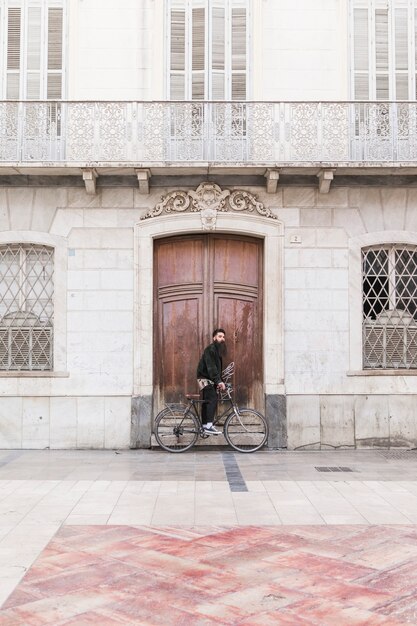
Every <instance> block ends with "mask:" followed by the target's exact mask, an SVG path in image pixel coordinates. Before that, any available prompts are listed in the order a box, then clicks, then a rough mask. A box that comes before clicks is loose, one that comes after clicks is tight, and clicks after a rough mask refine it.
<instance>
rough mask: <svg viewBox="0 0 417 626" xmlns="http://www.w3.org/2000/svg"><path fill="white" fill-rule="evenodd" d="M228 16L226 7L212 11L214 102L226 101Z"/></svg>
mask: <svg viewBox="0 0 417 626" xmlns="http://www.w3.org/2000/svg"><path fill="white" fill-rule="evenodd" d="M225 23H226V15H225V9H224V6H214V7H213V10H212V18H211V24H212V31H211V94H210V97H211V99H213V100H224V98H225V95H226V86H225V79H226V73H225V63H226V41H225V37H226V33H225Z"/></svg>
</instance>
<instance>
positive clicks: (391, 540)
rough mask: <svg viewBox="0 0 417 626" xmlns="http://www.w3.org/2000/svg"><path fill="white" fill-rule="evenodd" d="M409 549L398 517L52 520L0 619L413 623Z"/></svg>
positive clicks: (15, 622) (296, 625)
mask: <svg viewBox="0 0 417 626" xmlns="http://www.w3.org/2000/svg"><path fill="white" fill-rule="evenodd" d="M393 545H394V546H396V547H398V548H400V547H402V549H401V550H400V549H398V550H395V549H393V548H392V546H393ZM387 552H388V553H389V558H388V559H384V555H385V554H386V553H387ZM416 554H417V529H415V528H414V527H409V526H378V527H375V526H343V527H341V526H337V527H331V526H330V527H329V526H320V527H315V526H289V527H285V528H283V527H265V526H264V527H256V526H246V527H234V528H224V527H214V526H211V527H210V526H206V527H199V528H197V527H195V528H191V527H189V528H175V527H160V528H150V527H130V526H64V527H62V528H61V529H60V530H59V531H58V533H57V534H56V536H55V537H54V538H53V539H52V540H51V541H50V543H49V545H48V546H47V547H46V548H45V549H44V551H43V552H42V554H41V555H40V557H39V558H38V559H37V561H36V562H35V564H34V565H33V566H32V568H31V569H30V571H29V572H28V573H27V574H26V576H25V577H24V578H23V580H22V582H21V583H20V585H19V586H18V588H17V589H16V590H15V591H14V593H12V595H11V596H10V597H9V599H8V600H7V602H6V603H5V605H4V606H3V608H2V610H0V624H1V626H22V625H23V624H24V625H25V626H43V625H46V624H48V625H49V624H53V625H54V626H69V625H74V626H83V625H88V624H95V625H96V626H97V625H99V626H107V625H109V626H110V625H114V624H117V625H120V624H122V625H125V626H126V625H128V624H132V625H133V624H136V625H137V624H141V625H142V624H144V625H152V626H154V625H158V624H161V625H162V624H163V625H164V626H166V625H167V624H169V625H173V626H176V625H178V626H187V625H190V626H194V625H197V626H199V625H201V626H203V625H204V626H206V625H210V624H213V625H214V624H223V625H231V626H232V625H233V626H243V625H246V626H255V625H256V626H272V625H276V624H280V625H284V626H285V625H291V626H334V625H335V624H337V626H345V625H346V626H348V625H349V626H371V625H372V626H374V625H375V626H399V625H401V624H410V623H411V624H414V623H416V620H415V617H416V610H417V600H416V597H415V589H416V586H417V567H416V565H417V557H416ZM395 555H397V558H395Z"/></svg>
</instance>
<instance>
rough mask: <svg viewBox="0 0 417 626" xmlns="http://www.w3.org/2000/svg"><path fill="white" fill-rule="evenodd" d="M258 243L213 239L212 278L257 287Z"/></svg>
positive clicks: (216, 280)
mask: <svg viewBox="0 0 417 626" xmlns="http://www.w3.org/2000/svg"><path fill="white" fill-rule="evenodd" d="M258 266H259V243H258V242H253V241H248V240H246V241H242V240H240V239H217V238H216V239H214V280H215V282H224V283H228V284H229V285H233V284H235V285H252V286H254V287H258V279H259V267H258Z"/></svg>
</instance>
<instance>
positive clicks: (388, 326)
mask: <svg viewBox="0 0 417 626" xmlns="http://www.w3.org/2000/svg"><path fill="white" fill-rule="evenodd" d="M362 304H363V309H362V310H363V315H362V319H363V366H364V368H365V369H366V368H372V369H378V368H382V369H394V368H395V369H398V368H400V369H411V368H412V369H414V368H417V247H416V246H405V245H404V244H391V245H386V244H385V245H382V246H371V247H369V248H364V249H363V250H362Z"/></svg>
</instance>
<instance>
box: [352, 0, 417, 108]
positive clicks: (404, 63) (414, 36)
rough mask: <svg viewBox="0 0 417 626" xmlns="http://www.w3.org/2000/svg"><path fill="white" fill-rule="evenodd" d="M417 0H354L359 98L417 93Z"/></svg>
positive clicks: (402, 97) (355, 93)
mask: <svg viewBox="0 0 417 626" xmlns="http://www.w3.org/2000/svg"><path fill="white" fill-rule="evenodd" d="M416 41H417V0H351V66H352V80H351V88H352V94H353V98H354V99H355V100H409V99H410V100H414V99H415V98H416V96H417V91H416V84H417V83H416V74H417V51H416Z"/></svg>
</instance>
